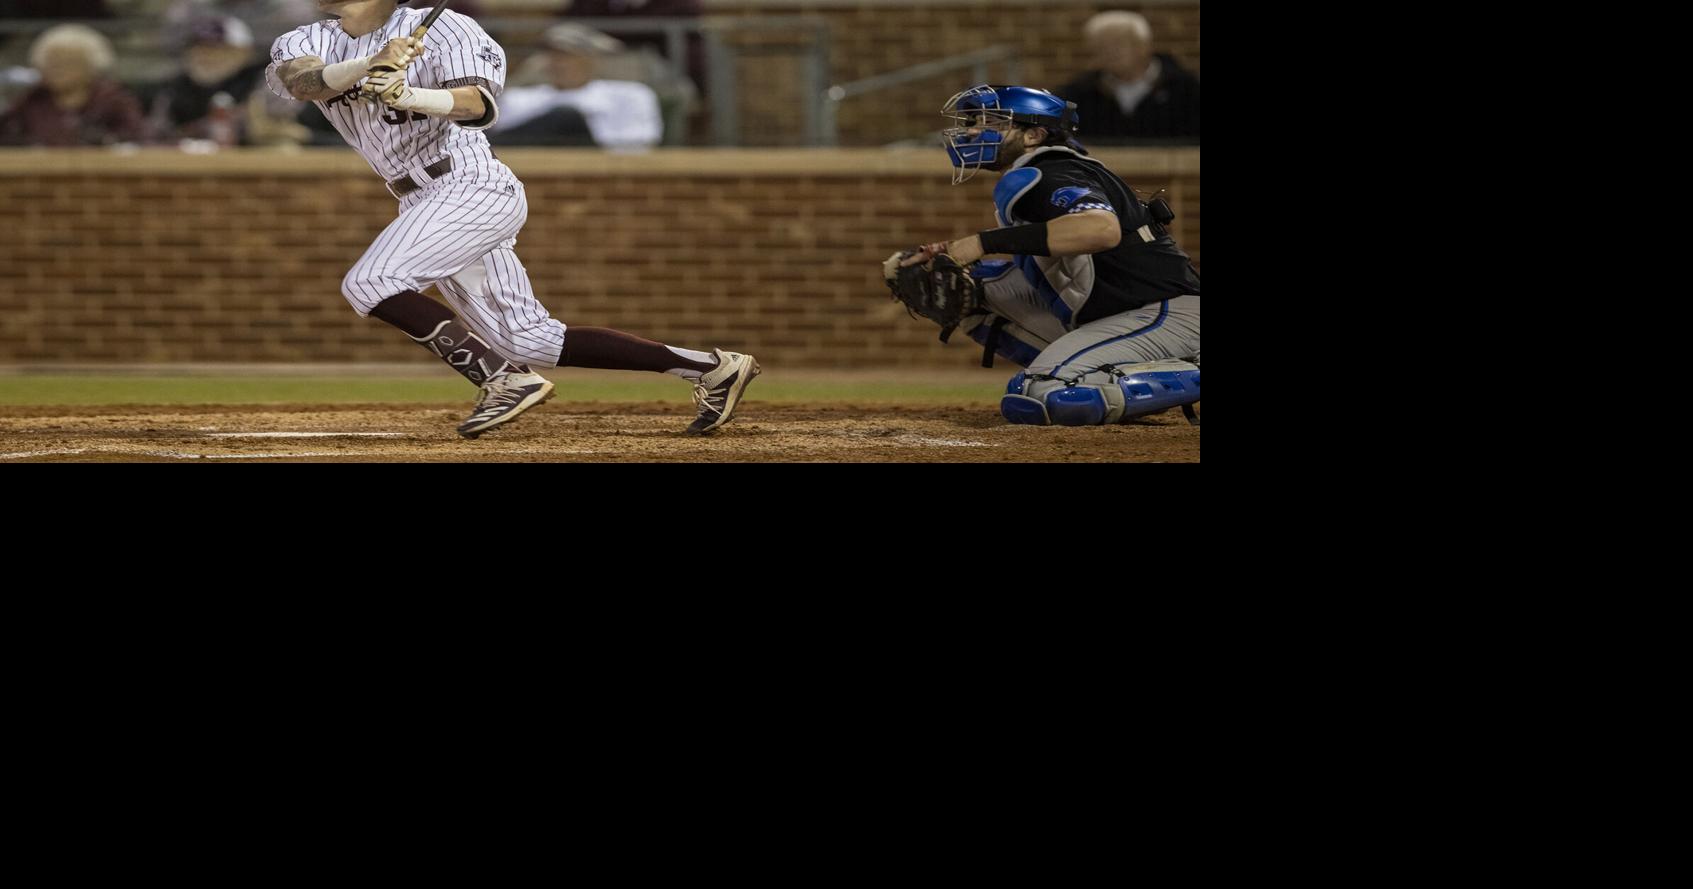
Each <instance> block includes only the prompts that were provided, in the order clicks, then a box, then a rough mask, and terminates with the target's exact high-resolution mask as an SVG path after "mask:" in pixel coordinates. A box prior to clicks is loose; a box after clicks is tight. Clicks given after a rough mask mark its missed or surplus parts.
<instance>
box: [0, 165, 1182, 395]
mask: <svg viewBox="0 0 1693 889" xmlns="http://www.w3.org/2000/svg"><path fill="white" fill-rule="evenodd" d="M502 156H504V157H505V158H506V160H507V161H508V162H509V163H510V164H511V166H512V167H513V168H514V169H515V170H517V172H518V173H519V175H520V176H522V178H523V180H524V182H525V183H526V184H527V187H528V190H529V200H530V218H529V222H528V225H527V226H526V227H525V229H524V231H523V234H522V236H521V237H520V240H519V243H518V248H517V249H518V254H519V255H520V256H521V257H522V258H523V260H524V262H525V264H526V265H527V267H528V268H529V271H530V274H531V277H532V278H533V280H534V283H535V287H536V291H537V293H539V294H540V295H541V298H542V300H543V302H545V303H546V305H547V306H548V307H549V308H550V309H552V311H553V313H554V314H555V316H556V317H558V318H560V319H561V320H564V321H565V322H566V323H567V324H584V325H603V326H610V327H617V328H621V329H625V330H628V331H630V332H633V333H638V334H641V335H644V336H648V337H652V338H654V339H658V340H661V341H665V342H670V343H674V344H677V345H688V346H695V347H709V346H712V345H723V346H729V347H734V348H739V349H748V350H751V351H753V352H755V353H756V354H758V356H759V357H760V359H761V360H763V361H766V362H771V363H776V364H780V365H787V366H811V367H827V366H841V367H868V366H879V365H937V364H938V365H947V366H960V365H963V366H968V364H969V362H970V361H971V353H970V351H969V350H968V348H967V347H965V346H960V345H958V344H957V343H956V342H955V343H954V345H953V346H952V347H950V348H949V347H945V346H941V345H940V344H938V343H936V342H935V334H936V330H935V328H934V326H933V325H932V324H929V323H928V322H926V321H920V320H912V319H909V318H907V317H906V316H905V313H904V312H903V311H902V310H900V309H899V308H898V307H897V305H896V304H895V303H893V302H892V301H891V300H889V299H888V296H887V291H886V288H885V287H884V286H883V284H882V282H881V276H880V272H879V266H880V263H881V260H882V259H883V258H884V257H885V256H887V255H888V254H889V253H891V252H892V251H894V250H896V249H899V248H901V247H904V246H908V245H911V244H915V243H918V242H921V241H926V240H935V239H939V238H943V237H948V236H956V235H961V234H964V233H966V232H968V231H971V230H974V229H979V228H985V227H988V226H990V225H991V224H992V218H991V217H992V209H991V204H990V200H989V194H990V193H991V190H992V183H993V177H992V176H984V177H980V178H979V180H978V181H972V182H970V183H966V184H965V185H963V186H957V187H954V186H951V185H949V184H948V179H947V170H948V168H947V167H946V161H945V158H944V156H943V155H942V154H941V153H940V152H938V151H919V152H884V151H872V150H862V151H838V152H823V151H709V150H700V151H686V150H678V151H664V152H657V153H654V154H651V155H645V156H614V155H607V154H601V153H598V152H590V151H547V150H529V151H521V152H520V151H515V150H514V151H510V152H504V153H502ZM1099 156H1100V157H1101V159H1102V160H1105V161H1106V162H1107V163H1109V164H1111V165H1112V166H1113V168H1114V169H1116V170H1118V171H1119V172H1120V173H1121V174H1122V175H1124V177H1125V178H1127V179H1128V180H1129V181H1130V182H1131V184H1133V185H1135V186H1137V187H1139V188H1142V189H1147V190H1152V189H1156V188H1158V187H1161V186H1164V185H1169V186H1171V192H1172V196H1173V197H1174V198H1175V200H1174V203H1175V204H1176V208H1177V212H1178V214H1179V215H1180V218H1179V220H1178V225H1179V226H1180V235H1179V242H1180V243H1181V244H1182V245H1183V246H1184V247H1185V248H1186V249H1187V250H1188V251H1189V253H1190V254H1192V255H1193V257H1194V259H1195V262H1196V264H1197V262H1198V260H1199V152H1198V150H1197V149H1184V150H1150V149H1149V150H1138V151H1129V150H1123V151H1113V152H1102V153H1101V154H1100V155H1099ZM0 206H4V207H5V208H6V211H7V213H6V218H7V221H8V223H9V228H10V230H9V231H8V232H7V233H6V235H5V237H4V238H3V239H0V362H6V363H52V362H64V363H98V362H114V363H125V362H150V361H152V362H172V361H254V362H261V361H413V360H415V361H418V362H419V363H427V361H428V358H427V356H426V355H425V353H423V352H422V350H420V349H418V348H417V347H416V346H413V345H411V344H410V343H409V342H407V341H406V340H405V339H404V337H402V336H400V335H399V334H398V333H396V332H395V331H393V330H392V329H391V328H389V327H388V326H387V325H384V324H382V323H381V322H378V321H372V320H361V319H359V318H358V317H357V316H355V315H354V314H353V313H352V311H351V309H350V308H348V306H347V305H346V303H345V301H344V300H343V299H342V297H341V295H340V282H341V276H342V275H343V274H344V273H345V271H346V269H347V268H348V267H349V266H350V265H351V264H352V263H353V262H354V261H355V260H356V259H357V258H358V257H359V255H360V254H361V253H362V252H363V250H364V249H365V247H366V246H367V245H368V244H369V243H370V241H371V240H372V239H373V238H374V236H375V235H376V233H377V232H378V231H380V230H381V228H382V227H383V226H384V225H386V224H387V223H388V222H389V221H390V220H391V219H392V217H393V212H394V202H393V200H392V198H390V197H389V196H388V194H387V193H386V192H385V191H384V190H383V188H382V186H381V184H380V183H379V182H378V181H377V180H376V178H375V177H374V176H373V175H372V174H371V173H370V170H369V168H368V167H366V166H365V165H364V164H363V162H362V161H360V160H359V159H358V158H357V157H356V156H353V155H352V154H351V152H347V151H325V152H310V153H305V154H275V153H269V152H258V151H253V152H231V153H224V154H220V155H214V156H209V157H191V156H186V155H182V154H180V153H176V152H169V151H161V152H142V153H140V154H138V155H132V156H120V155H114V154H109V153H105V152H100V151H94V150H90V151H86V152H63V151H61V152H35V151H27V152H26V151H11V152H0Z"/></svg>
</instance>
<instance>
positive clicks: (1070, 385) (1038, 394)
mask: <svg viewBox="0 0 1693 889" xmlns="http://www.w3.org/2000/svg"><path fill="white" fill-rule="evenodd" d="M1199 374H1200V372H1199V368H1198V367H1197V366H1195V365H1193V364H1190V363H1188V362H1186V361H1152V362H1147V363H1145V364H1134V365H1129V366H1127V367H1121V368H1114V367H1109V366H1107V367H1102V368H1100V369H1099V370H1097V371H1094V372H1093V373H1089V374H1086V375H1084V376H1083V377H1082V378H1080V379H1077V380H1075V381H1069V382H1067V381H1065V380H1060V379H1056V378H1054V377H1048V376H1045V375H1042V374H1035V375H1033V376H1029V375H1027V374H1024V373H1019V374H1017V375H1016V376H1014V377H1012V378H1011V382H1010V383H1009V384H1008V385H1007V386H1006V389H1005V396H1004V397H1003V398H1001V399H1000V402H999V412H1000V414H1001V415H1003V416H1004V417H1005V419H1006V420H1008V421H1010V422H1012V423H1020V424H1027V425H1033V426H1048V425H1056V426H1099V425H1103V424H1107V423H1121V422H1123V421H1125V420H1132V419H1134V418H1135V417H1144V416H1146V415H1148V414H1156V413H1158V412H1159V411H1166V410H1169V409H1170V408H1173V407H1179V408H1182V409H1183V412H1184V413H1187V412H1189V411H1191V408H1189V407H1188V406H1189V405H1192V404H1194V403H1196V402H1198V401H1199ZM1190 419H1191V416H1190Z"/></svg>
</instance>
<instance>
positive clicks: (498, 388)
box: [266, 0, 759, 438]
mask: <svg viewBox="0 0 1693 889" xmlns="http://www.w3.org/2000/svg"><path fill="white" fill-rule="evenodd" d="M317 5H318V9H319V10H321V11H322V12H325V13H328V14H331V15H333V16H335V18H334V19H332V20H328V21H322V22H318V23H316V24H312V25H306V26H304V27H302V28H297V29H295V30H293V31H290V32H289V33H287V34H284V35H282V36H281V37H278V38H277V39H276V43H275V45H274V46H273V47H272V48H271V64H270V67H269V68H268V69H267V71H266V78H267V81H268V82H269V84H270V87H271V89H273V90H275V91H276V92H277V94H279V95H283V96H291V97H293V98H295V99H300V100H302V101H310V102H316V103H317V104H318V107H319V109H321V110H322V111H323V113H324V116H325V117H326V118H327V119H328V120H329V122H330V123H332V124H334V125H335V129H336V130H337V131H338V132H340V134H341V135H342V137H343V138H345V139H346V140H347V144H349V145H351V146H352V147H353V148H354V149H355V150H356V151H358V153H359V154H360V155H362V156H363V157H364V159H365V161H366V162H367V163H369V164H370V166H371V169H373V170H375V171H376V172H377V174H378V175H380V176H381V177H382V178H383V180H384V181H386V182H387V183H388V191H389V192H390V193H391V194H393V196H394V199H395V200H396V201H398V202H399V208H398V210H399V212H398V216H397V218H396V219H395V220H394V221H393V222H392V223H389V225H388V227H387V228H385V229H384V230H383V231H382V233H381V234H380V235H378V236H377V237H376V241H375V243H373V244H371V246H370V248H369V249H368V250H366V251H365V253H364V256H362V257H361V258H360V259H359V261H358V262H357V263H354V265H353V268H352V270H351V271H349V272H347V275H346V277H345V278H343V279H342V282H341V292H342V294H343V295H344V296H346V298H347V301H348V302H350V303H352V305H353V310H354V311H356V312H358V313H359V315H361V316H372V317H376V318H380V319H382V320H383V321H386V322H387V323H389V324H392V325H393V326H395V327H398V328H399V329H400V330H402V331H404V332H405V333H406V335H408V336H410V337H411V338H412V339H413V340H414V341H416V342H417V343H418V344H419V345H421V346H423V347H425V348H427V349H429V350H430V351H431V352H433V353H434V354H435V355H437V356H439V357H440V358H441V359H442V360H444V361H446V362H447V364H448V365H450V366H451V367H452V368H453V369H454V370H457V371H458V372H459V373H461V374H463V375H464V376H465V378H466V379H468V380H470V381H471V382H472V383H475V384H477V385H479V386H481V387H482V395H481V398H479V399H478V400H477V403H476V407H475V409H474V410H473V412H472V413H471V415H470V417H469V418H467V419H466V420H465V421H464V423H463V424H461V425H460V426H459V428H458V431H459V434H460V435H463V436H464V437H466V438H476V437H478V436H480V435H482V434H483V433H484V432H487V431H488V430H490V429H493V428H495V427H497V426H500V425H501V424H504V423H508V422H510V421H512V420H514V419H516V418H517V417H518V415H519V414H522V413H523V412H524V411H526V410H528V409H529V408H531V407H534V406H535V405H538V404H540V403H541V402H543V401H546V400H547V399H548V398H550V397H551V396H552V391H553V384H552V383H551V382H550V381H548V380H547V379H546V378H545V377H542V376H541V375H540V374H537V373H535V372H534V371H533V370H531V369H530V367H529V365H539V366H542V367H601V368H612V369H617V370H645V371H656V372H659V373H669V374H674V375H676V376H679V377H681V378H683V379H684V380H687V381H688V382H690V383H692V384H693V387H694V404H695V406H696V407H697V408H698V410H699V414H698V416H697V417H696V418H695V419H694V422H693V424H692V425H690V426H689V427H688V430H687V431H689V432H691V433H698V434H703V433H708V432H711V431H713V430H715V429H717V428H718V427H719V426H722V425H723V424H724V423H727V422H729V419H730V417H731V416H732V415H733V414H734V411H735V407H736V405H737V404H738V403H739V402H740V400H741V395H742V393H744V392H745V391H746V388H747V385H748V384H749V383H751V382H752V380H753V378H754V377H756V376H758V373H759V367H758V362H757V361H755V360H753V357H752V356H751V355H745V354H742V353H739V352H729V351H725V350H722V349H714V350H712V351H711V352H700V351H696V350H693V349H679V348H675V347H672V346H666V345H663V344H661V343H655V342H653V341H651V340H646V339H642V338H640V337H637V336H631V335H630V334H627V333H623V332H621V331H617V330H611V329H609V328H604V327H574V326H573V327H569V328H566V327H565V325H564V324H563V323H562V322H560V321H558V320H557V319H555V318H553V317H552V313H550V312H548V311H547V308H546V307H545V306H543V305H542V304H541V302H540V300H538V299H537V298H536V297H535V291H534V289H533V288H532V287H531V286H530V283H529V273H528V272H527V271H526V270H525V269H524V268H523V263H522V262H520V261H518V258H517V254H516V253H515V252H514V247H515V246H516V244H517V234H518V232H519V230H521V229H522V228H523V223H524V222H525V221H527V220H528V218H529V199H528V197H527V195H526V194H525V191H524V188H523V183H522V182H520V181H518V179H517V176H516V175H515V174H513V173H512V171H511V169H510V168H509V167H507V166H506V165H505V164H504V163H501V162H500V160H499V159H498V158H496V157H495V156H494V152H493V151H492V150H491V149H490V148H489V146H488V138H487V137H486V136H484V135H483V130H486V129H487V128H488V127H489V126H491V125H493V123H494V121H495V120H496V119H497V118H498V117H499V113H500V109H499V105H498V103H497V102H498V97H499V95H500V93H501V92H502V90H503V89H504V87H505V71H506V63H505V59H506V55H505V50H504V49H502V48H501V47H500V45H499V44H498V43H495V42H494V39H493V38H492V37H490V36H488V34H487V32H485V31H483V30H482V28H481V27H480V26H478V25H477V24H476V22H475V21H474V20H472V19H470V18H468V17H466V16H462V15H459V14H458V13H455V12H451V11H447V10H445V9H441V8H437V9H434V10H432V11H430V12H427V13H426V12H425V11H423V10H417V9H406V8H404V7H400V8H396V3H395V0H317ZM442 5H443V6H444V4H442ZM430 285H435V286H437V287H439V288H440V290H441V293H442V295H444V296H445V297H446V298H447V302H448V303H449V304H450V305H451V306H452V308H451V309H449V308H447V306H443V305H442V304H441V303H439V302H436V301H435V300H432V299H430V298H429V297H427V296H424V295H423V290H425V289H426V288H428V287H429V286H430ZM455 309H456V310H457V311H456V312H455V311H454V310H455Z"/></svg>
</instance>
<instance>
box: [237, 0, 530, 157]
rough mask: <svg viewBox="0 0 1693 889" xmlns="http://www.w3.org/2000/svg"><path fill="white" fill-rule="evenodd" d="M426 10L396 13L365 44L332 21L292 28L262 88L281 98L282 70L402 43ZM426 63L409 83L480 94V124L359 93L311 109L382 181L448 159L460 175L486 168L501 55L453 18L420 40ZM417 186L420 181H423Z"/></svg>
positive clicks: (414, 68)
mask: <svg viewBox="0 0 1693 889" xmlns="http://www.w3.org/2000/svg"><path fill="white" fill-rule="evenodd" d="M428 14H429V10H428V9H411V8H409V7H405V6H401V7H398V8H396V9H395V10H394V15H393V16H392V17H391V18H389V19H388V23H387V24H385V25H383V26H382V27H381V28H378V29H377V30H375V31H372V32H371V33H369V34H366V35H364V36H363V37H350V36H348V35H347V32H345V31H343V30H341V23H340V22H339V21H337V20H333V19H331V20H329V21H322V22H315V23H313V24H310V25H305V26H302V27H299V28H295V29H294V30H292V31H289V32H288V33H286V34H284V35H282V36H281V37H278V38H276V43H274V44H273V45H272V46H271V50H270V59H271V64H270V67H269V68H268V69H266V71H265V82H266V83H268V84H269V85H270V88H271V90H273V91H274V92H276V93H277V95H280V96H285V97H286V96H288V88H287V87H286V86H285V85H283V83H282V79H281V78H280V77H278V76H277V74H276V69H277V67H278V66H280V65H281V64H282V63H283V62H286V61H289V60H291V59H298V58H303V57H305V56H317V57H318V58H320V59H322V60H323V62H324V64H326V65H333V64H335V63H336V62H345V61H347V60H348V59H356V58H359V57H361V56H372V55H375V54H377V53H378V52H381V51H382V47H383V46H386V45H387V43H388V41H390V40H393V39H394V38H396V37H406V36H409V35H410V34H411V32H412V31H415V30H417V26H418V25H419V24H421V23H422V22H423V18H424V16H426V15H428ZM423 47H424V51H423V57H422V58H421V59H418V60H417V61H415V62H412V63H411V65H410V66H408V67H407V68H406V82H407V83H409V84H411V85H412V86H414V87H423V88H427V89H452V88H453V87H458V86H476V87H480V88H481V90H482V93H483V98H484V100H485V101H486V102H487V103H488V115H487V116H486V117H484V118H483V119H482V120H474V121H459V122H456V123H455V122H453V121H450V120H448V119H447V118H445V117H428V116H425V115H423V114H419V113H417V112H405V111H396V110H394V109H392V108H389V107H387V106H386V105H383V104H382V103H381V102H372V101H363V100H360V99H359V98H358V87H357V86H356V85H355V86H354V87H353V88H352V89H349V90H348V91H347V92H345V93H343V94H342V95H340V96H337V97H335V98H333V99H330V100H329V101H327V102H318V103H316V104H317V106H318V107H319V108H321V109H322V110H323V116H324V117H326V118H328V119H329V122H330V123H331V124H333V125H334V126H335V129H336V130H337V131H338V132H340V133H341V138H343V139H346V140H347V144H348V145H351V146H353V149H354V150H356V151H357V152H358V153H359V154H360V155H363V156H364V159H365V160H366V161H367V162H368V163H369V164H370V167H371V169H373V170H375V171H376V172H377V175H379V176H381V177H382V178H383V179H385V180H394V179H399V178H400V177H402V176H407V175H410V174H411V173H413V172H414V171H416V170H419V169H421V168H423V167H427V166H429V165H430V164H432V163H434V162H436V161H438V160H440V159H441V158H443V157H446V156H449V155H450V156H452V158H453V161H454V166H455V167H458V168H469V167H480V166H489V165H492V164H493V163H494V154H493V152H492V151H491V150H490V149H489V147H488V137H487V136H484V135H483V134H482V132H481V131H482V130H484V129H487V128H488V127H489V126H491V125H492V124H493V123H494V120H495V119H496V118H497V117H498V115H499V109H498V107H497V106H496V105H495V99H497V98H498V97H499V95H500V93H501V92H503V91H504V90H505V83H506V73H505V72H506V53H505V50H504V49H502V48H500V45H499V44H498V43H496V42H494V38H492V37H489V36H488V33H487V32H486V31H483V30H482V26H480V25H478V24H476V21H475V20H474V19H471V18H469V17H467V16H462V15H459V14H458V13H456V12H453V11H452V10H447V11H446V12H444V13H442V14H441V18H439V19H438V20H436V22H435V24H434V25H432V26H430V28H429V33H428V34H427V35H425V36H424V38H423ZM418 181H420V182H421V181H424V180H423V178H422V177H419V178H418Z"/></svg>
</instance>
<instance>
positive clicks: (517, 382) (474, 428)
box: [459, 373, 553, 438]
mask: <svg viewBox="0 0 1693 889" xmlns="http://www.w3.org/2000/svg"><path fill="white" fill-rule="evenodd" d="M551 397H553V384H552V382H551V381H549V380H548V379H547V378H546V377H543V376H541V375H540V374H535V373H527V374H518V373H504V374H500V375H499V376H497V377H494V378H493V379H491V380H489V381H488V382H486V383H483V384H482V394H481V395H480V396H478V397H477V399H476V412H475V413H473V414H471V415H470V419H468V420H465V421H464V423H463V424H461V425H460V426H459V434H460V435H462V436H464V437H465V438H476V437H477V436H479V435H481V434H482V433H484V432H487V431H488V430H490V429H492V428H494V427H495V426H499V425H501V424H502V423H510V422H511V421H513V420H515V419H517V418H518V415H520V414H522V413H523V412H524V411H526V410H528V409H530V408H532V407H534V406H535V405H537V404H540V403H541V402H544V401H546V400H547V399H549V398H551Z"/></svg>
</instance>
